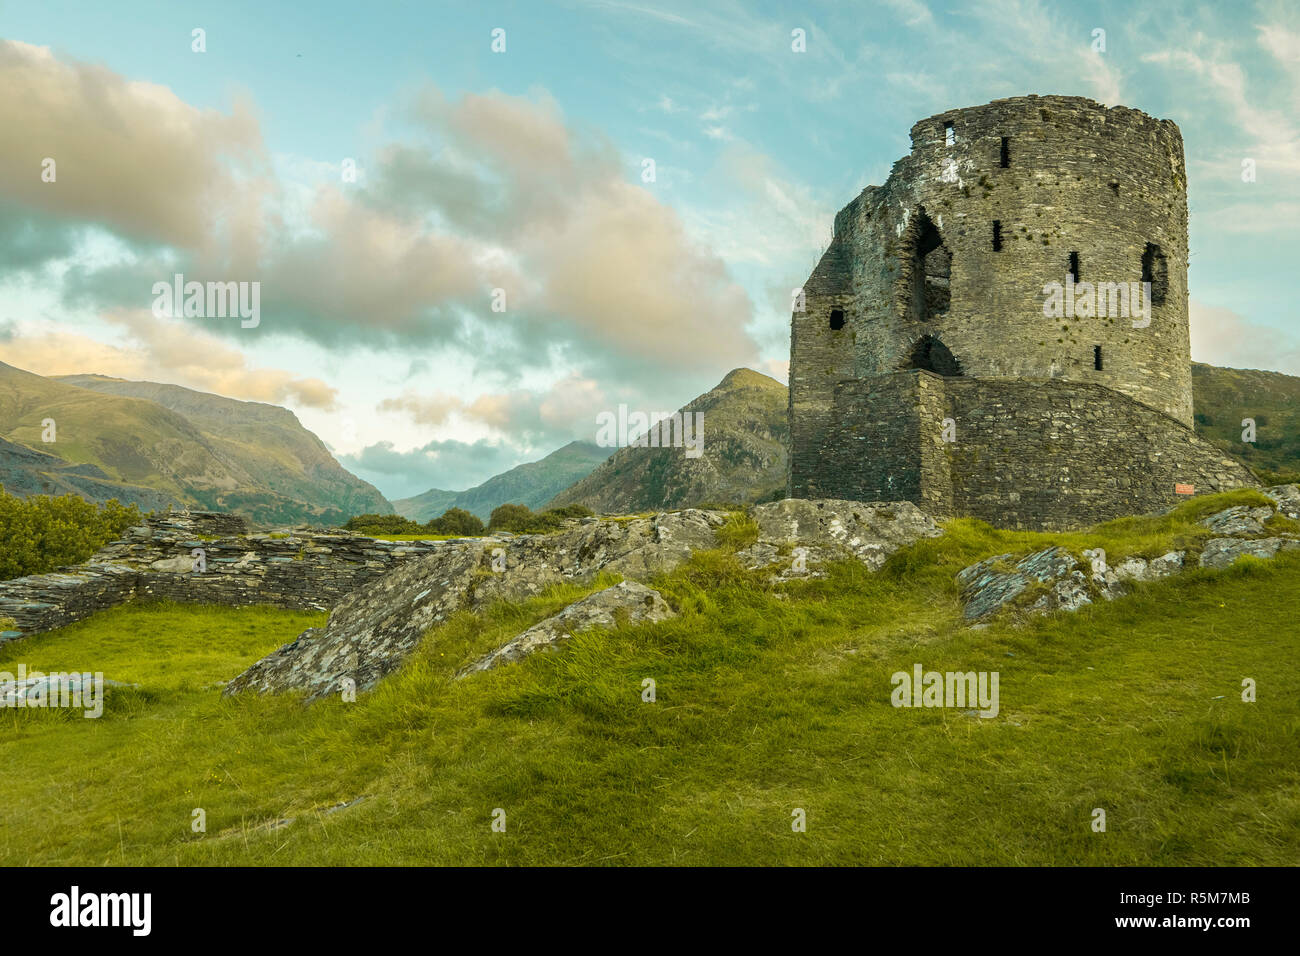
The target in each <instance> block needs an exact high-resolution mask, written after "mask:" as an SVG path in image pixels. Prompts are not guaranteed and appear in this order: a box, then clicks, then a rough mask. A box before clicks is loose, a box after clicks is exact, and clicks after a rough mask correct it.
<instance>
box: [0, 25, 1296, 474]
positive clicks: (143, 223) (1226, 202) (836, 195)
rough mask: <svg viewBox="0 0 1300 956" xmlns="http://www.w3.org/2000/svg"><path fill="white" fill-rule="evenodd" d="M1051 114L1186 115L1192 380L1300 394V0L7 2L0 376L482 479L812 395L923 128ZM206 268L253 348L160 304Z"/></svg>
mask: <svg viewBox="0 0 1300 956" xmlns="http://www.w3.org/2000/svg"><path fill="white" fill-rule="evenodd" d="M196 31H201V32H198V33H196ZM796 31H801V33H796ZM1097 31H1104V33H1100V34H1099V33H1097ZM800 37H802V43H800V42H799V38H800ZM1101 39H1104V49H1102V48H1101V47H1102V46H1103V44H1101V43H1099V40H1101ZM800 46H802V47H803V49H798V47H800ZM1029 93H1037V94H1040V95H1046V94H1063V95H1077V96H1087V97H1091V98H1093V99H1095V100H1098V101H1100V102H1102V103H1105V104H1107V105H1124V106H1130V107H1135V108H1137V109H1141V110H1144V111H1146V112H1147V113H1150V114H1152V115H1154V116H1158V117H1161V118H1164V119H1171V120H1173V121H1175V122H1176V123H1178V124H1179V126H1180V127H1181V129H1182V133H1183V139H1184V149H1185V155H1186V162H1187V172H1188V194H1189V197H1188V198H1189V206H1190V211H1191V240H1190V241H1191V255H1190V263H1189V289H1190V310H1191V321H1192V356H1193V358H1194V359H1195V360H1197V361H1202V362H1210V363H1213V364H1217V365H1225V366H1231V367H1237V368H1264V369H1273V370H1276V371H1281V372H1287V373H1289V374H1294V375H1300V328H1298V327H1297V323H1296V318H1297V312H1296V305H1295V298H1294V296H1293V295H1291V290H1290V283H1291V281H1293V276H1294V275H1295V273H1296V266H1295V263H1296V262H1297V261H1300V228H1297V223H1300V5H1297V4H1294V3H1272V2H1265V3H1258V4H1256V3H1237V2H1234V0H1215V2H1209V3H1188V2H1171V3H1164V2H1143V3H1140V4H1138V3H1124V4H1117V3H1087V2H1079V3H1075V2H1063V3H1044V2H1031V0H979V2H975V3H969V4H966V3H957V2H950V3H940V2H928V3H927V2H924V0H882V2H874V3H849V2H824V3H803V4H801V3H789V2H786V3H757V2H755V3H739V2H731V0H690V2H670V0H665V2H652V0H644V2H641V0H636V2H622V0H557V2H541V0H534V2H517V3H495V2H488V0H485V2H465V3H437V2H420V3H398V2H384V0H372V2H370V3H366V4H357V3H354V2H346V3H345V2H333V0H318V2H314V3H312V4H310V5H307V4H301V3H296V4H293V3H283V2H274V0H260V2H254V3H244V2H224V3H186V2H175V0H171V2H159V3H147V2H129V0H127V2H116V3H112V4H91V3H87V2H85V0H82V2H80V3H67V2H62V0H41V2H39V3H32V2H30V0H25V2H21V3H13V2H8V0H0V360H2V361H5V362H8V363H9V364H11V365H15V366H18V367H20V368H24V369H27V370H30V371H33V372H36V373H38V374H42V375H60V374H73V373H91V372H93V373H99V374H103V375H111V376H116V377H119V378H127V379H135V380H147V381H158V382H169V383H173V384H177V385H183V386H186V387H189V388H194V389H199V390H201V391H209V392H216V393H219V394H223V395H228V396H230V397H233V398H241V399H247V400H252V401H262V402H271V403H274V404H278V405H283V406H284V407H287V408H289V409H291V410H293V411H294V413H295V414H297V416H298V417H299V419H300V420H301V421H302V423H303V424H304V425H305V426H306V427H307V428H309V429H311V430H312V431H313V432H315V433H316V434H317V435H319V436H320V437H321V438H322V439H323V440H324V441H325V442H326V444H327V445H328V446H329V447H330V448H331V450H333V451H334V453H335V455H336V456H337V457H338V459H339V460H340V461H341V462H342V463H343V465H344V466H345V467H347V468H348V469H349V470H351V471H353V472H354V473H355V474H357V475H359V476H360V477H362V478H364V479H366V480H367V481H370V482H372V483H373V484H375V485H376V486H377V487H378V488H379V489H380V490H381V491H382V492H383V493H384V494H385V495H387V496H388V497H389V498H398V497H405V496H409V495H414V494H418V493H420V492H422V491H425V490H426V489H429V488H431V487H437V488H444V489H451V490H460V489H463V488H467V487H471V486H473V485H475V484H478V483H479V482H481V481H483V480H485V479H486V478H488V477H490V476H492V475H494V474H497V473H499V472H501V471H504V470H506V469H508V468H510V467H512V466H514V465H516V464H519V463H521V462H524V461H531V460H535V459H537V458H540V457H542V456H544V455H546V454H547V453H549V452H550V451H552V450H554V449H556V448H558V447H559V446H561V445H563V444H565V443H567V442H569V441H571V440H574V439H581V440H586V441H592V440H594V438H595V432H596V416H597V415H598V414H599V413H600V412H602V411H608V410H613V409H617V408H618V406H619V405H620V404H626V405H627V406H628V407H629V408H631V409H641V410H644V411H648V412H669V411H672V410H674V409H676V408H678V407H680V406H681V405H683V404H684V403H685V402H687V401H689V400H690V399H692V398H694V397H696V396H697V395H700V394H702V393H703V392H706V391H708V390H709V389H710V388H712V387H713V386H714V385H716V384H717V383H718V382H719V381H720V380H721V379H722V378H723V376H724V375H726V373H727V372H729V371H730V370H731V369H733V368H736V367H740V366H748V367H750V368H754V369H758V370H759V371H762V372H766V373H767V374H769V375H772V376H774V377H776V378H778V379H781V380H782V381H784V380H785V376H786V370H787V366H788V359H789V323H790V303H791V291H792V290H793V289H795V288H797V287H798V286H799V285H801V283H802V282H803V280H804V279H805V278H806V277H807V275H808V273H809V272H810V271H811V269H812V267H813V266H814V265H815V263H816V262H817V260H818V258H819V257H820V254H821V252H822V251H823V250H824V249H825V247H826V244H827V243H828V242H829V240H830V236H831V229H832V221H833V217H834V214H835V212H836V211H837V210H838V209H839V208H841V207H842V206H844V205H845V204H846V203H848V202H849V201H850V200H852V199H853V198H854V197H855V196H856V195H857V194H858V193H859V192H860V191H861V190H862V189H863V188H864V187H865V186H867V185H870V184H880V183H883V182H884V180H885V178H886V177H887V176H888V174H889V170H890V167H891V166H892V164H893V163H894V161H895V160H897V159H899V158H901V157H902V156H904V155H905V154H906V153H907V151H908V149H909V139H908V135H909V130H910V129H911V126H912V124H913V123H915V122H916V121H917V120H919V119H923V118H925V117H928V116H931V115H933V114H935V113H938V112H941V111H944V110H948V109H952V108H957V107H964V106H974V105H978V104H980V103H984V102H987V101H989V100H992V99H996V98H999V97H1006V96H1019V95H1025V94H1029ZM50 160H52V161H53V163H52V165H51V164H50V163H49V162H48V161H50ZM1248 160H1249V161H1251V162H1250V164H1249V165H1251V166H1252V167H1253V169H1254V177H1253V180H1251V178H1250V177H1246V176H1243V163H1245V162H1246V161H1248ZM176 274H181V275H182V276H184V281H199V282H207V281H220V282H232V281H233V282H248V283H254V282H256V283H258V287H257V288H258V289H259V295H260V312H259V316H258V321H257V324H256V325H255V326H252V325H251V324H250V323H249V322H247V321H241V318H240V316H239V315H224V316H184V315H175V316H173V315H171V314H165V315H158V314H156V312H157V311H158V310H156V309H155V308H154V306H155V304H156V298H157V295H156V292H155V283H158V282H166V283H170V282H172V281H173V276H174V275H176ZM250 288H251V286H250Z"/></svg>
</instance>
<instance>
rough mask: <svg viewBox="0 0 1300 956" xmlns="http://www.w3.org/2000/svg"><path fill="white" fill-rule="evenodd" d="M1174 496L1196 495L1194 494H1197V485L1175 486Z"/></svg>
mask: <svg viewBox="0 0 1300 956" xmlns="http://www.w3.org/2000/svg"><path fill="white" fill-rule="evenodd" d="M1174 494H1176V495H1194V494H1196V486H1195V485H1182V484H1175V485H1174Z"/></svg>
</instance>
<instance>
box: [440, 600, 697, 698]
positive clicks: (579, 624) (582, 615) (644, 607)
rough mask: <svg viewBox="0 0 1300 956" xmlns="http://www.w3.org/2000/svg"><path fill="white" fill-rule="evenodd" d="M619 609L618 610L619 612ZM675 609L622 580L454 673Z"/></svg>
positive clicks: (660, 618) (494, 664) (478, 668)
mask: <svg viewBox="0 0 1300 956" xmlns="http://www.w3.org/2000/svg"><path fill="white" fill-rule="evenodd" d="M620 612H621V613H620ZM676 616H677V612H676V611H674V610H673V609H672V608H671V607H669V606H668V602H667V601H665V600H664V599H663V595H661V594H660V593H659V592H658V591H656V590H654V589H653V588H648V587H646V586H645V585H643V584H637V583H636V582H635V581H623V582H621V583H619V584H616V585H614V586H613V587H611V588H605V589H604V590H603V591H597V592H596V593H595V594H591V595H588V596H587V597H585V598H583V599H582V600H581V601H575V602H574V603H573V604H570V605H569V606H568V607H566V608H565V609H564V610H563V611H561V612H560V613H559V614H555V615H553V616H551V617H548V618H547V619H546V620H544V621H540V622H539V623H537V624H534V625H533V626H532V627H530V628H529V629H528V630H526V631H524V632H523V633H522V634H519V635H518V636H517V637H514V638H512V639H511V640H510V641H507V642H506V643H505V644H503V645H502V646H501V647H499V648H497V649H496V650H495V651H493V652H492V653H490V654H486V655H484V656H483V657H482V658H480V659H479V660H477V661H475V662H474V663H473V664H471V665H470V666H469V667H467V668H465V669H464V670H463V671H461V672H460V673H459V674H457V675H456V676H457V677H458V678H459V677H466V676H468V675H470V674H474V673H478V672H480V671H485V670H488V669H490V668H493V667H497V666H498V665H501V664H508V663H511V662H513V661H518V660H522V659H523V658H525V657H527V656H528V655H529V654H533V653H536V652H537V651H541V650H550V649H552V648H554V647H555V646H556V645H557V644H558V643H560V642H561V641H563V640H565V639H566V638H568V637H570V636H571V635H573V634H577V633H579V632H581V631H587V630H591V629H592V628H597V627H614V626H615V625H616V624H618V623H620V617H622V618H623V619H624V620H625V621H626V622H627V623H629V624H640V623H643V622H655V621H666V620H668V619H669V618H670V617H676Z"/></svg>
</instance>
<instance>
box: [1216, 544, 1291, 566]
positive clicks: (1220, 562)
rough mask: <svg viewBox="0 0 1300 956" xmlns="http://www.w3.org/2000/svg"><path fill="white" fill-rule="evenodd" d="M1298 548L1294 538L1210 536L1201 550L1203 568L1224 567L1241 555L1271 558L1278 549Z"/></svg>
mask: <svg viewBox="0 0 1300 956" xmlns="http://www.w3.org/2000/svg"><path fill="white" fill-rule="evenodd" d="M1293 548H1300V540H1297V539H1295V538H1245V539H1243V538H1212V539H1211V540H1209V541H1207V542H1206V543H1205V550H1204V551H1202V552H1201V558H1200V565H1201V567H1203V568H1226V567H1228V566H1229V565H1230V564H1232V563H1233V562H1234V561H1236V560H1237V559H1238V558H1240V557H1242V556H1243V555H1246V556H1249V557H1252V558H1271V557H1273V556H1274V555H1276V554H1277V553H1278V552H1279V551H1284V550H1285V551H1289V550H1292V549H1293Z"/></svg>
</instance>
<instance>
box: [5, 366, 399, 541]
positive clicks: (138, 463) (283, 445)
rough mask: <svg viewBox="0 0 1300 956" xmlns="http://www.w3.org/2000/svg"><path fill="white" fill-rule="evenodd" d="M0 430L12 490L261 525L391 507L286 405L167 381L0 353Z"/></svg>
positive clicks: (336, 518)
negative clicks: (46, 424)
mask: <svg viewBox="0 0 1300 956" xmlns="http://www.w3.org/2000/svg"><path fill="white" fill-rule="evenodd" d="M45 419H53V420H54V422H55V426H56V435H55V437H56V441H55V442H53V443H45V442H43V441H42V440H41V438H42V435H41V433H42V425H41V423H42V421H43V420H45ZM0 438H5V439H7V440H8V444H7V445H6V446H5V447H4V448H0V473H8V474H9V475H10V481H9V482H6V487H7V488H8V489H9V490H10V491H13V492H15V493H22V494H32V493H45V492H47V490H48V491H49V492H52V493H60V492H63V491H75V492H77V493H79V494H82V495H83V496H85V497H88V498H90V499H91V500H96V501H102V500H105V499H106V498H108V497H117V498H119V499H120V500H123V501H134V502H137V503H139V504H141V506H142V507H146V508H156V507H165V506H166V505H167V504H174V505H178V506H182V507H198V508H204V509H210V510H217V511H233V512H237V513H239V514H243V515H245V516H246V517H248V518H250V519H251V520H252V521H253V522H254V523H257V524H262V525H272V524H296V523H299V522H304V521H307V522H315V523H320V524H336V523H340V522H342V521H344V520H346V519H347V518H348V517H349V516H350V515H353V514H360V513H364V512H373V513H381V514H388V513H391V506H390V505H389V504H388V502H387V501H386V500H385V499H384V497H383V495H381V494H380V493H379V492H378V490H376V489H375V488H374V487H373V486H371V485H369V484H367V483H366V482H364V481H362V480H361V479H359V478H357V477H355V476H354V475H352V474H350V473H349V472H347V471H345V470H344V469H343V467H342V466H341V465H339V463H338V462H337V461H335V460H334V458H333V456H332V455H330V453H329V451H328V449H326V447H325V445H324V444H323V443H322V442H321V441H320V439H319V438H317V437H316V436H315V435H313V434H312V433H311V432H309V431H307V430H306V429H305V428H303V427H302V425H301V424H300V423H299V422H298V419H297V417H296V416H295V415H294V414H293V413H292V412H290V411H288V410H287V409H283V408H279V407H277V406H274V405H266V404H262V403H260V402H242V401H236V400H234V399H229V398H223V397H222V396H219V395H209V394H206V393H203V392H196V391H193V390H191V389H186V388H180V387H179V386H175V385H160V384H156V383H152V382H127V381H123V380H121V379H111V378H105V377H103V376H98V375H77V376H64V377H62V378H60V379H53V378H44V377H42V376H39V375H33V374H32V373H30V372H25V371H22V370H21V369H17V368H14V367H13V366H10V365H5V364H4V363H0ZM12 446H22V447H23V448H26V449H28V450H29V452H35V453H38V454H39V455H41V456H54V457H55V458H57V459H58V460H59V462H61V463H62V464H56V463H55V462H52V461H50V460H48V457H46V458H35V457H33V456H32V455H31V454H30V453H25V452H22V451H20V450H19V449H17V448H14V447H12ZM6 449H7V450H8V452H9V453H8V454H5V451H6ZM10 482H11V483H12V487H11V486H10Z"/></svg>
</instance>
